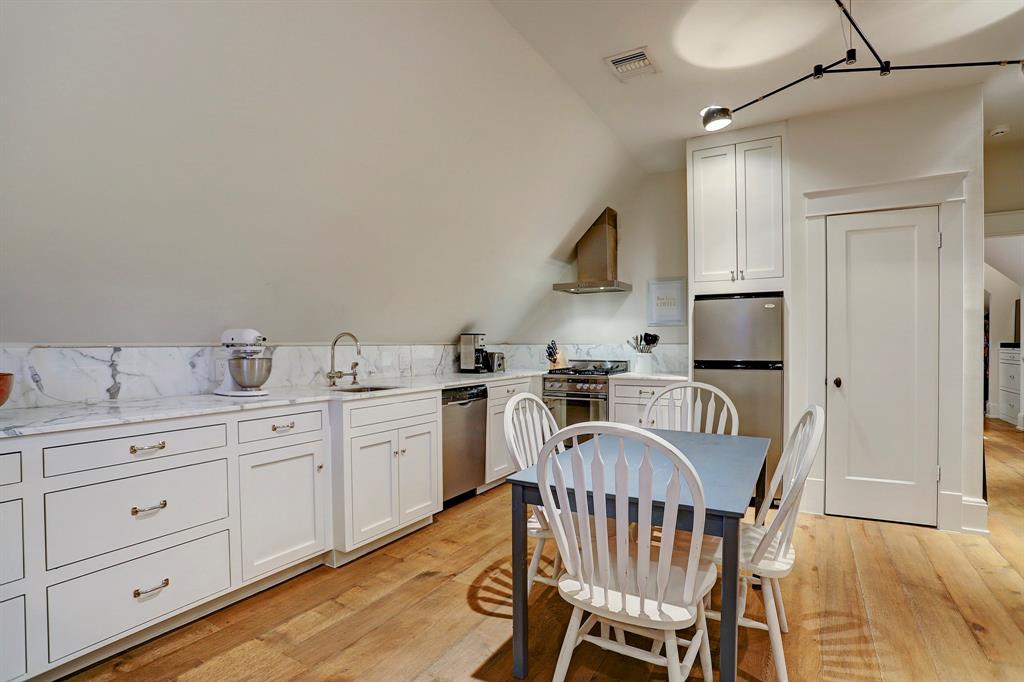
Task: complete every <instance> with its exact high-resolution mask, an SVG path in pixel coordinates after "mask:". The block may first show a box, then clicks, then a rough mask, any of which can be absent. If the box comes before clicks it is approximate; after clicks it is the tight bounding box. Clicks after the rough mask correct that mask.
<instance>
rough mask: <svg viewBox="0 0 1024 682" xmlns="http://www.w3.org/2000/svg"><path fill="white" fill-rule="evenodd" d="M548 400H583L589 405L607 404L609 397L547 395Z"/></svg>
mask: <svg viewBox="0 0 1024 682" xmlns="http://www.w3.org/2000/svg"><path fill="white" fill-rule="evenodd" d="M544 397H545V398H547V399H548V400H582V401H585V402H588V403H605V402H608V396H599V397H598V396H582V395H579V396H577V395H550V394H549V395H546V396H544Z"/></svg>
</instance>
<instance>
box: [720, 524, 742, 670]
mask: <svg viewBox="0 0 1024 682" xmlns="http://www.w3.org/2000/svg"><path fill="white" fill-rule="evenodd" d="M724 521H725V523H724V525H723V530H722V627H721V630H720V635H719V641H718V671H719V675H720V678H719V679H720V680H721V682H735V680H736V660H737V640H738V639H739V613H738V612H737V603H738V595H737V593H738V591H739V582H740V580H739V574H740V559H739V549H740V520H739V519H737V518H726V519H724Z"/></svg>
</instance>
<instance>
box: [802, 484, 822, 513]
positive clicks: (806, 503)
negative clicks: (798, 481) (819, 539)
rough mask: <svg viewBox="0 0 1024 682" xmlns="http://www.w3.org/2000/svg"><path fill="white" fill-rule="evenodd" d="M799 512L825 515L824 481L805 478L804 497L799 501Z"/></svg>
mask: <svg viewBox="0 0 1024 682" xmlns="http://www.w3.org/2000/svg"><path fill="white" fill-rule="evenodd" d="M800 511H802V512H806V513H808V514H824V513H825V479H823V478H810V477H808V478H807V482H806V483H804V496H803V498H802V499H801V500H800Z"/></svg>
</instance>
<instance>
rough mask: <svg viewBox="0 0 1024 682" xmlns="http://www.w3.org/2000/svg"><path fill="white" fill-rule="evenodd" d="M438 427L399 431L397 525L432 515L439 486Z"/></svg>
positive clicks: (430, 425) (407, 428)
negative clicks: (399, 511) (398, 508)
mask: <svg viewBox="0 0 1024 682" xmlns="http://www.w3.org/2000/svg"><path fill="white" fill-rule="evenodd" d="M438 443H439V440H438V433H437V423H434V422H431V423H427V424H419V425H417V426H408V427H406V428H404V429H399V431H398V503H399V506H400V509H401V513H400V514H399V518H398V522H399V523H401V524H405V523H409V522H411V521H415V520H417V519H421V518H423V517H424V516H428V515H430V514H432V513H433V512H434V509H435V507H436V506H437V495H436V490H437V482H438V466H437V464H438V458H439V456H440V453H439V452H438Z"/></svg>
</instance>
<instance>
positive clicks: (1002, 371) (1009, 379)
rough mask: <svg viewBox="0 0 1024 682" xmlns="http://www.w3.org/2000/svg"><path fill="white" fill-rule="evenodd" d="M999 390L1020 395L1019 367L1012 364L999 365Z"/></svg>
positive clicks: (1003, 363)
mask: <svg viewBox="0 0 1024 682" xmlns="http://www.w3.org/2000/svg"><path fill="white" fill-rule="evenodd" d="M999 388H1002V389H1005V390H1007V391H1013V392H1014V393H1020V365H1019V364H1017V363H1012V362H1000V363H999Z"/></svg>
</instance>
